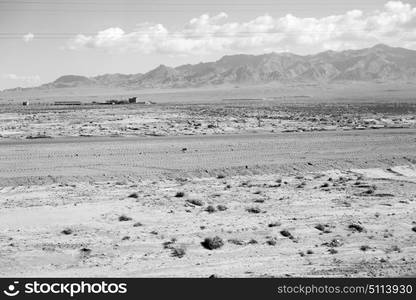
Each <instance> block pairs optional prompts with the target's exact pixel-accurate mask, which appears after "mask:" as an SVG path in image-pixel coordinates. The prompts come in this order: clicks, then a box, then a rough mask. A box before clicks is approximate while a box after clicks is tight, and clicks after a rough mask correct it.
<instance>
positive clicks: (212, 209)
mask: <svg viewBox="0 0 416 300" xmlns="http://www.w3.org/2000/svg"><path fill="white" fill-rule="evenodd" d="M205 211H207V212H208V213H210V214H212V213H214V212H216V211H217V210H216V209H215V207H214V206H212V205H208V206H207V208H205Z"/></svg>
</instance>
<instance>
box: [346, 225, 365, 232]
mask: <svg viewBox="0 0 416 300" xmlns="http://www.w3.org/2000/svg"><path fill="white" fill-rule="evenodd" d="M348 228H349V229H351V230H352V231H353V232H355V231H357V232H363V231H364V227H363V226H361V225H360V224H350V225H348Z"/></svg>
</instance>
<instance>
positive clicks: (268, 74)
mask: <svg viewBox="0 0 416 300" xmlns="http://www.w3.org/2000/svg"><path fill="white" fill-rule="evenodd" d="M337 81H363V82H366V81H383V82H392V81H416V51H414V50H408V49H404V48H393V47H389V46H387V45H383V44H379V45H376V46H374V47H371V48H365V49H361V50H346V51H340V52H336V51H326V52H322V53H318V54H315V55H306V56H301V55H296V54H291V53H269V54H263V55H244V54H239V55H230V56H224V57H222V58H221V59H220V60H218V61H215V62H207V63H200V64H196V65H182V66H179V67H176V68H172V67H168V66H164V65H160V66H159V67H157V68H156V69H154V70H151V71H149V72H147V73H145V74H130V75H124V74H107V75H100V76H96V77H84V76H77V75H65V76H62V77H60V78H58V79H57V80H55V81H54V82H51V83H47V84H44V85H41V86H39V87H36V88H35V89H59V88H63V87H66V88H68V87H101V86H102V87H118V88H120V87H122V88H187V87H205V86H215V85H224V84H242V83H244V84H265V83H271V82H283V83H284V82H327V83H329V82H337Z"/></svg>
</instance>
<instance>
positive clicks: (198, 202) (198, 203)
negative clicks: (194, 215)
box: [186, 198, 204, 206]
mask: <svg viewBox="0 0 416 300" xmlns="http://www.w3.org/2000/svg"><path fill="white" fill-rule="evenodd" d="M186 202H187V203H190V204H192V205H195V206H203V205H204V201H202V200H201V199H196V198H191V199H188V200H186Z"/></svg>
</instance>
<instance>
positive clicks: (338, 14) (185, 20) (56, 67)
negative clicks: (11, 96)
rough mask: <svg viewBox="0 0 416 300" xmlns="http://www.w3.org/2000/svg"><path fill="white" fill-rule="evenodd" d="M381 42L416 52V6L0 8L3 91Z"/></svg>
mask: <svg viewBox="0 0 416 300" xmlns="http://www.w3.org/2000/svg"><path fill="white" fill-rule="evenodd" d="M377 43H386V44H390V45H393V46H402V47H407V48H412V49H416V0H407V1H402V2H398V1H393V2H387V1H386V0H360V1H358V0H348V1H346V0H281V1H279V0H274V1H273V0H256V1H253V0H251V1H249V0H209V1H207V0H177V1H175V0H170V1H169V0H141V1H138V0H136V1H134V0H124V1H123V0H120V1H116V0H55V1H53V0H0V89H5V88H11V87H16V86H33V85H38V84H41V83H45V82H49V81H53V80H55V79H56V78H57V77H59V76H61V75H65V74H79V75H85V76H93V75H98V74H105V73H139V72H146V71H148V70H150V69H152V68H154V67H156V66H158V65H159V64H166V65H170V66H177V65H180V64H185V63H197V62H200V61H210V60H216V59H218V58H220V57H221V56H223V55H225V54H233V53H254V54H258V53H264V52H272V51H276V52H282V51H291V52H295V53H298V54H309V53H316V52H319V51H324V50H329V49H332V50H342V49H349V48H362V47H367V46H372V45H374V44H377Z"/></svg>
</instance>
